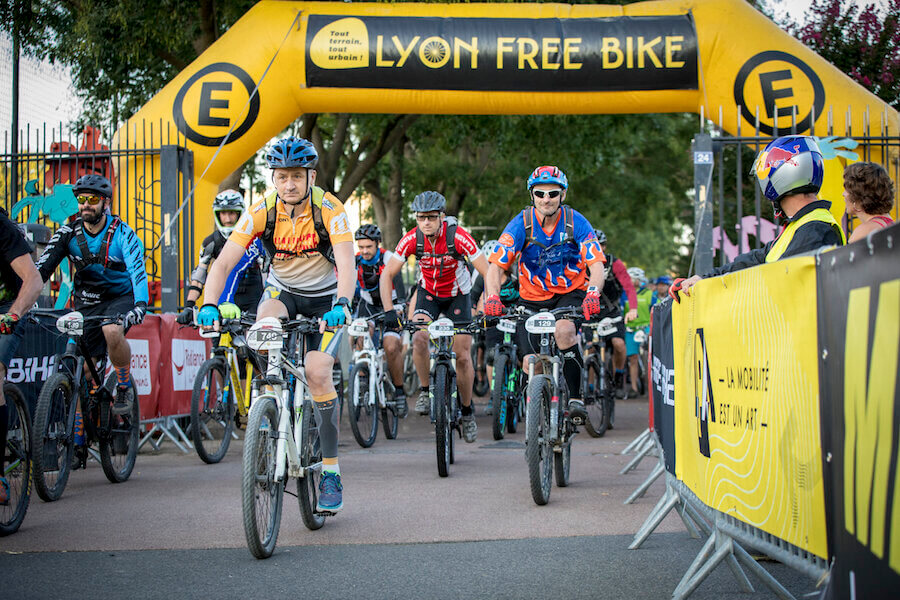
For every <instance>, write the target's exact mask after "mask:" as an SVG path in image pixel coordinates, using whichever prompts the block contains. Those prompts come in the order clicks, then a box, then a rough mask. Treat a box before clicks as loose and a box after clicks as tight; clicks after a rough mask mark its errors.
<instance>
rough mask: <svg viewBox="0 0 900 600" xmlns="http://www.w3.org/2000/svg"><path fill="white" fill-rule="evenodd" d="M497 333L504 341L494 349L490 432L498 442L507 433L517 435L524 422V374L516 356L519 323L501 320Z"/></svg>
mask: <svg viewBox="0 0 900 600" xmlns="http://www.w3.org/2000/svg"><path fill="white" fill-rule="evenodd" d="M497 330H498V331H500V332H501V333H502V334H503V341H502V342H501V343H500V345H499V346H496V347H495V348H494V381H493V384H492V385H491V408H492V409H493V410H492V417H493V419H492V422H491V428H492V431H493V434H494V439H495V440H502V439H503V436H504V434H505V433H507V432H508V433H515V432H516V430H517V429H518V426H519V421H520V420H521V419H524V418H525V402H524V400H525V398H524V392H525V383H526V382H525V374H524V372H523V371H522V369H521V368H520V366H519V357H518V355H517V353H516V341H515V340H516V338H515V336H516V322H515V321H514V320H511V319H500V320H499V321H498V323H497Z"/></svg>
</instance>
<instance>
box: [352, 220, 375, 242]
mask: <svg viewBox="0 0 900 600" xmlns="http://www.w3.org/2000/svg"><path fill="white" fill-rule="evenodd" d="M353 238H354V239H357V240H372V241H373V242H375V243H376V244H377V243H379V242H381V230H380V229H378V225H373V224H371V223H366V224H365V225H361V226H360V228H359V229H357V230H356V234H355V235H354V236H353Z"/></svg>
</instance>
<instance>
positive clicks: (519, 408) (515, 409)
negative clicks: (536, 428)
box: [506, 365, 526, 433]
mask: <svg viewBox="0 0 900 600" xmlns="http://www.w3.org/2000/svg"><path fill="white" fill-rule="evenodd" d="M525 382H526V377H525V373H523V372H522V370H521V369H519V368H518V365H517V366H516V382H515V386H514V390H515V391H514V392H513V394H514V397H513V399H512V403H513V404H512V406H511V407H509V409H508V412H507V415H506V432H507V433H516V431H517V430H518V428H519V423H520V422H521V421H524V420H525Z"/></svg>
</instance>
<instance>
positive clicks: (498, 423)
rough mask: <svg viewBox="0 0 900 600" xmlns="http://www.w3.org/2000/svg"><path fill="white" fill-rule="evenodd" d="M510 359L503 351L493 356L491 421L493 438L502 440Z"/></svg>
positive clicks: (504, 426)
mask: <svg viewBox="0 0 900 600" xmlns="http://www.w3.org/2000/svg"><path fill="white" fill-rule="evenodd" d="M509 369H510V360H509V356H508V355H507V354H506V353H505V352H503V353H499V354H497V355H496V356H495V357H494V383H493V386H492V387H491V408H492V409H493V411H492V412H493V421H492V423H491V426H492V429H493V434H494V439H495V440H502V439H503V434H504V433H505V429H506V419H507V418H508V417H509V415H508V414H507V407H508V406H509V403H508V402H507V391H506V386H507V382H508V379H509Z"/></svg>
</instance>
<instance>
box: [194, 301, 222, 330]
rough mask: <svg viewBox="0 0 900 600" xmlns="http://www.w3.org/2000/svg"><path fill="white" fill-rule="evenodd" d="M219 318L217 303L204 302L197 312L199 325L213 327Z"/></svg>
mask: <svg viewBox="0 0 900 600" xmlns="http://www.w3.org/2000/svg"><path fill="white" fill-rule="evenodd" d="M218 320H219V309H218V308H217V307H216V305H215V304H204V305H203V308H201V309H200V310H199V311H198V312H197V325H200V326H201V327H212V326H213V325H214V324H215V322H216V321H218Z"/></svg>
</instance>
